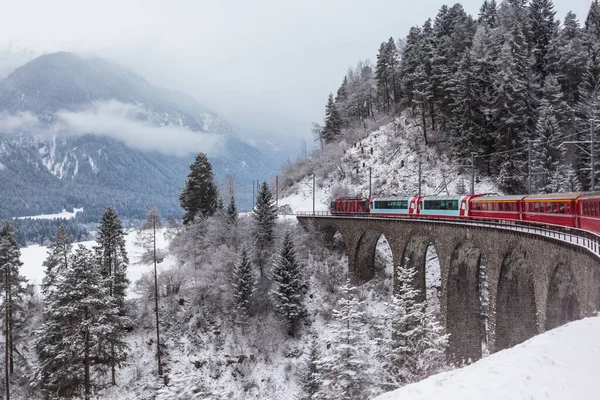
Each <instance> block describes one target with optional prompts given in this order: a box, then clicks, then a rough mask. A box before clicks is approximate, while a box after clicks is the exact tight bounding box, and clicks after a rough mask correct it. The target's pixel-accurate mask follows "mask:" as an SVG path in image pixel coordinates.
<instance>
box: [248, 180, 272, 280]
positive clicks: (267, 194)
mask: <svg viewBox="0 0 600 400" xmlns="http://www.w3.org/2000/svg"><path fill="white" fill-rule="evenodd" d="M252 216H253V218H254V246H255V259H256V264H257V266H258V269H259V271H260V277H261V279H262V278H263V277H264V275H265V267H266V265H267V262H268V259H269V257H270V255H271V249H272V247H273V241H274V240H275V233H274V230H275V223H276V221H277V206H276V205H275V201H274V200H273V194H272V193H271V190H270V189H269V185H267V182H263V183H262V185H261V186H260V189H259V190H258V196H257V197H256V205H255V206H254V210H252Z"/></svg>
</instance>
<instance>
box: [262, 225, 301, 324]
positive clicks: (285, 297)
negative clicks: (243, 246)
mask: <svg viewBox="0 0 600 400" xmlns="http://www.w3.org/2000/svg"><path fill="white" fill-rule="evenodd" d="M271 279H272V280H273V284H274V286H275V288H274V289H273V290H272V291H271V295H272V296H273V300H274V301H275V309H276V310H277V312H278V313H279V314H281V315H282V317H283V321H284V323H285V326H286V330H287V333H288V335H290V336H294V335H295V334H296V333H297V332H298V329H299V324H300V322H301V321H302V318H304V315H305V313H306V310H305V305H304V296H305V292H306V289H307V282H306V278H305V277H304V274H303V272H302V266H301V264H300V262H299V261H298V260H297V258H296V250H295V249H294V243H293V242H292V234H291V233H290V232H286V234H285V236H284V237H283V243H282V244H281V250H280V253H279V257H278V258H277V260H276V261H275V263H274V265H273V271H272V272H271Z"/></svg>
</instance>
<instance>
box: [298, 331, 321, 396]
mask: <svg viewBox="0 0 600 400" xmlns="http://www.w3.org/2000/svg"><path fill="white" fill-rule="evenodd" d="M319 345H320V344H319V340H318V338H317V337H313V338H312V340H311V341H310V343H309V348H308V353H307V354H306V358H305V360H304V365H302V366H301V368H300V370H299V373H298V381H299V383H300V389H301V391H302V394H301V395H300V397H299V400H321V399H324V395H323V393H322V392H321V387H322V386H323V376H322V373H321V351H320V350H319Z"/></svg>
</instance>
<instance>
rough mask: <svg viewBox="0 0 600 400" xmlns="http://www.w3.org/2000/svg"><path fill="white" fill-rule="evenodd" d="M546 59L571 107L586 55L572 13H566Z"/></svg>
mask: <svg viewBox="0 0 600 400" xmlns="http://www.w3.org/2000/svg"><path fill="white" fill-rule="evenodd" d="M548 59H549V61H548V62H549V68H550V71H551V72H552V73H553V74H555V75H556V78H557V79H558V81H559V83H560V85H561V87H562V91H563V97H564V99H565V101H566V102H567V104H568V105H569V106H570V107H573V106H574V105H575V104H577V102H578V101H579V92H578V90H577V88H578V87H579V85H580V84H581V82H582V81H583V74H584V72H585V67H586V62H587V53H586V50H585V45H584V37H583V31H582V30H581V28H580V27H579V21H577V17H576V16H575V14H573V13H572V12H569V13H567V15H566V16H565V22H564V24H563V28H562V29H561V30H560V31H559V32H558V35H557V36H556V38H555V39H554V40H553V41H552V44H551V48H550V53H549V55H548ZM559 122H560V121H559Z"/></svg>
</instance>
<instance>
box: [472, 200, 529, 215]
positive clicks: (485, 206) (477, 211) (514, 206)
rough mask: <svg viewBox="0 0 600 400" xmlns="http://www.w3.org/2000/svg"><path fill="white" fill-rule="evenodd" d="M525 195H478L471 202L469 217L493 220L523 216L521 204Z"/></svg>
mask: <svg viewBox="0 0 600 400" xmlns="http://www.w3.org/2000/svg"><path fill="white" fill-rule="evenodd" d="M523 198H525V196H524V195H517V196H478V197H475V198H472V199H471V201H470V202H469V214H468V215H469V217H471V218H478V219H493V220H516V221H519V220H521V218H522V215H521V211H522V210H521V205H522V200H523Z"/></svg>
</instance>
